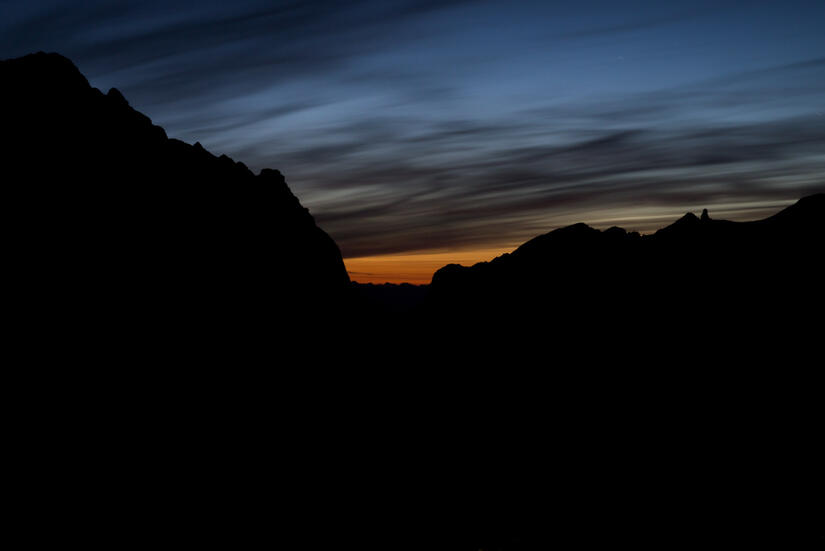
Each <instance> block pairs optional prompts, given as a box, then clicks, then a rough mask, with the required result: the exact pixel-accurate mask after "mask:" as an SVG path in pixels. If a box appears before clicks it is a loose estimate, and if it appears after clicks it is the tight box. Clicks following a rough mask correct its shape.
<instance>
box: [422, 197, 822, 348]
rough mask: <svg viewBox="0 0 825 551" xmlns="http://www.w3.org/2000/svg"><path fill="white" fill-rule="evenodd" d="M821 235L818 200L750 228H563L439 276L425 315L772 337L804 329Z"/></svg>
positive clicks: (700, 222) (816, 289)
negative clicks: (750, 331) (749, 330)
mask: <svg viewBox="0 0 825 551" xmlns="http://www.w3.org/2000/svg"><path fill="white" fill-rule="evenodd" d="M823 237H825V195H823V194H816V195H812V196H810V197H805V198H803V199H801V200H799V201H798V202H797V203H795V204H793V205H791V206H789V207H787V208H785V209H784V210H782V211H781V212H779V213H778V214H776V215H774V216H771V217H769V218H766V219H764V220H758V221H753V222H730V221H725V220H715V219H712V218H711V216H710V215H709V214H708V212H707V210H705V211H704V212H703V213H702V216H701V217H697V216H695V215H694V214H692V213H688V214H686V215H685V216H683V217H682V218H680V219H679V220H677V221H676V222H674V223H673V224H671V225H669V226H667V227H665V228H662V229H660V230H658V231H657V232H655V233H654V234H652V235H639V234H638V233H635V232H627V231H625V230H624V229H622V228H618V227H612V228H609V229H607V230H604V231H599V230H596V229H593V228H591V227H589V226H587V225H586V224H575V225H572V226H568V227H564V228H559V229H557V230H554V231H552V232H550V233H547V234H544V235H540V236H538V237H536V238H534V239H531V240H530V241H528V242H526V243H524V244H523V245H521V246H520V247H518V248H517V249H516V250H515V251H513V252H512V253H508V254H504V255H502V256H499V257H497V258H495V259H493V260H491V261H490V262H482V263H479V264H476V265H474V266H472V267H465V266H459V265H448V266H445V267H443V268H441V269H440V270H438V271H437V272H436V273H435V274H434V276H433V279H432V284H431V285H430V290H429V295H428V298H429V308H430V309H431V312H432V313H433V317H435V318H443V317H444V316H447V317H448V318H450V319H456V318H461V319H466V320H479V319H483V320H485V323H488V324H491V325H495V324H496V320H505V319H506V320H509V321H508V323H512V322H513V321H518V320H525V319H528V318H529V319H530V320H533V319H535V318H534V317H533V316H534V315H536V314H540V319H541V326H542V327H543V328H555V329H559V330H561V331H563V332H568V333H570V332H574V331H575V330H576V329H575V328H580V327H590V328H591V330H593V331H598V330H599V328H602V329H604V330H605V331H610V330H617V331H619V332H623V333H629V332H641V331H645V330H651V331H654V332H658V333H661V332H665V333H667V332H668V331H670V330H671V329H672V330H673V331H676V330H679V329H691V328H692V329H693V330H695V329H697V328H702V330H703V331H709V330H711V329H719V328H721V327H722V326H726V325H728V326H729V325H730V324H731V323H733V322H739V323H742V324H744V325H746V326H749V327H754V326H756V325H759V326H760V327H762V328H764V329H767V328H769V327H773V326H776V327H775V328H776V329H777V331H780V332H781V331H784V330H787V329H788V327H789V325H788V324H791V325H793V324H797V323H798V324H803V323H805V324H807V317H808V315H809V314H810V313H809V312H807V311H806V310H805V308H809V307H811V306H812V305H813V304H814V303H817V302H818V301H821V296H822V293H821V275H822V272H821V258H820V256H821V255H820V254H818V253H817V251H820V250H822V248H823V244H824V243H825V240H823ZM531 323H532V321H531ZM608 327H609V328H611V329H609V330H608V329H607V328H608ZM734 327H735V325H734ZM727 333H730V328H728V330H726V334H727ZM674 334H675V333H674Z"/></svg>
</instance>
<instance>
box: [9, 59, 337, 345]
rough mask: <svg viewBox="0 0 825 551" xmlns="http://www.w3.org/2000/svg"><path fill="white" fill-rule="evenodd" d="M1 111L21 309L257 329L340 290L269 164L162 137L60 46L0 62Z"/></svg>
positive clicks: (323, 304)
mask: <svg viewBox="0 0 825 551" xmlns="http://www.w3.org/2000/svg"><path fill="white" fill-rule="evenodd" d="M0 117H1V118H2V121H3V126H2V136H3V142H2V146H3V147H2V159H3V162H2V167H0V176H1V177H2V182H3V195H4V199H5V200H4V210H5V211H6V218H7V222H11V224H10V225H9V226H8V227H9V228H10V229H9V230H8V231H9V232H10V234H7V240H8V243H9V244H10V247H11V249H12V251H11V252H10V254H11V258H10V259H9V260H10V261H11V266H12V268H11V275H12V277H13V278H14V279H16V281H17V282H18V285H17V287H16V288H17V291H18V294H17V297H16V298H17V299H19V300H21V302H23V303H25V304H26V308H25V309H24V311H26V312H28V313H31V312H32V311H41V312H47V313H48V314H47V316H46V317H48V318H49V319H57V318H64V321H68V322H69V326H75V327H76V324H78V323H79V324H81V325H82V324H84V323H90V324H91V325H90V326H95V325H96V326H98V327H100V325H99V322H101V321H102V320H107V321H106V322H105V324H111V323H115V324H117V323H122V322H126V321H128V323H129V324H130V325H138V326H142V327H143V328H144V329H145V328H146V327H148V326H156V325H158V324H160V325H164V324H173V325H174V324H179V329H180V328H181V327H187V326H190V324H196V325H197V326H199V327H201V328H203V327H204V326H206V325H212V324H217V325H220V326H223V327H226V326H227V325H233V324H234V325H237V323H238V322H239V321H246V322H249V323H253V322H254V323H256V324H257V322H258V321H260V320H266V322H267V324H269V326H270V327H269V329H271V324H272V323H274V322H287V323H289V320H290V319H292V318H293V317H294V316H298V317H302V318H310V319H311V318H314V317H317V316H319V315H321V314H322V313H324V312H329V311H331V310H335V309H336V308H337V305H339V303H340V300H341V297H342V294H343V293H345V292H346V289H347V287H348V283H349V278H348V275H347V273H346V271H345V268H344V264H343V261H342V259H341V254H340V252H339V250H338V247H337V245H336V244H335V242H334V241H333V240H332V239H331V238H330V237H329V236H328V235H327V234H326V233H324V232H323V231H322V230H321V229H320V228H318V227H317V226H316V224H315V222H314V220H313V218H312V216H311V215H310V214H309V212H308V211H307V209H305V208H303V207H302V206H301V204H300V203H299V202H298V199H296V197H295V196H294V195H293V194H292V192H291V191H290V190H289V188H288V187H287V184H286V182H285V181H284V178H283V176H282V175H281V173H280V172H278V171H276V170H263V171H261V173H260V174H258V175H255V174H253V173H252V172H251V171H250V170H249V169H248V168H247V167H246V166H244V165H243V164H242V163H238V162H235V161H233V160H232V159H230V158H228V157H226V156H224V155H222V156H220V157H216V156H215V155H212V154H211V153H209V152H207V151H206V150H205V149H204V148H203V147H201V146H200V144H198V143H196V144H195V145H189V144H186V143H183V142H181V141H179V140H175V139H168V138H167V136H166V133H165V132H164V130H163V129H162V128H160V127H158V126H155V125H153V124H152V122H151V120H150V119H149V118H148V117H146V116H144V115H143V114H141V113H139V112H137V111H135V110H134V109H132V108H131V107H130V106H129V104H128V102H127V101H126V99H124V97H123V95H122V94H121V93H120V92H119V91H118V90H116V89H112V90H110V91H109V92H108V93H107V94H103V93H102V92H101V91H99V90H97V89H95V88H92V87H91V86H90V85H89V83H88V82H87V80H86V79H85V78H84V76H83V75H82V74H81V73H80V72H79V71H78V69H77V68H76V67H75V66H74V65H73V64H72V63H71V61H69V60H68V59H66V58H64V57H62V56H60V55H57V54H46V53H42V52H41V53H37V54H33V55H28V56H25V57H22V58H19V59H11V60H6V61H2V62H0ZM7 254H8V253H7ZM230 319H231V320H234V321H232V322H231V323H230V322H229V321H228V320H230ZM150 320H151V321H150ZM41 321H42V319H41ZM257 327H258V328H261V327H262V326H260V325H258V326H257Z"/></svg>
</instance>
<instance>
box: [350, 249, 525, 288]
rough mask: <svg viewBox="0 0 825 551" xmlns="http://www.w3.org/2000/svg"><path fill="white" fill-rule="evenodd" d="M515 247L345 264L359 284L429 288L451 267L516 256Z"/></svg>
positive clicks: (393, 256)
mask: <svg viewBox="0 0 825 551" xmlns="http://www.w3.org/2000/svg"><path fill="white" fill-rule="evenodd" d="M514 248H515V247H509V248H504V249H477V250H472V251H456V252H446V253H429V252H422V253H408V254H389V255H380V256H365V257H360V258H345V259H344V264H345V265H346V267H347V272H349V277H350V279H351V280H352V281H357V282H358V283H412V284H414V285H422V284H428V283H430V281H431V280H432V278H433V274H434V273H435V272H436V271H437V270H438V269H439V268H442V267H444V266H446V265H447V264H462V265H464V266H472V265H473V264H476V263H477V262H485V261H488V260H492V259H493V258H495V257H497V256H500V255H502V254H504V253H508V252H512V251H513V249H514Z"/></svg>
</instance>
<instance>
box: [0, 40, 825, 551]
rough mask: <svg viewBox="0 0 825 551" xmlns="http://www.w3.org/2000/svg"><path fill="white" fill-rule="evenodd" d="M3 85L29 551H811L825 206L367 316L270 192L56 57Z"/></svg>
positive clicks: (673, 232)
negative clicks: (209, 549)
mask: <svg viewBox="0 0 825 551" xmlns="http://www.w3.org/2000/svg"><path fill="white" fill-rule="evenodd" d="M0 83H2V86H0V110H2V113H1V114H2V121H3V126H2V135H3V149H2V155H3V158H2V160H3V162H2V167H0V170H2V182H3V191H4V207H5V208H4V211H5V213H6V222H7V228H8V230H7V236H6V244H7V247H6V253H5V255H6V256H5V260H6V265H5V266H6V276H7V277H6V289H7V293H6V297H5V298H6V300H5V306H6V312H7V318H8V320H9V324H8V325H9V328H8V329H7V333H6V337H7V341H8V342H9V346H8V348H7V355H6V359H7V363H8V364H9V365H7V366H6V372H7V373H9V374H10V377H9V380H8V381H7V385H6V389H7V394H8V395H9V397H8V400H7V401H6V406H7V412H8V421H9V422H8V427H9V430H8V435H7V439H6V444H7V445H6V450H7V452H8V453H7V456H6V459H7V461H8V463H10V464H11V465H12V467H7V471H8V474H9V477H8V478H9V486H10V489H9V491H8V495H9V496H10V497H9V499H8V501H9V503H10V504H11V508H12V510H13V511H14V517H13V518H12V519H10V521H11V523H13V524H16V525H18V526H21V527H24V529H25V533H26V534H27V541H31V542H43V543H46V541H47V540H49V541H50V542H52V541H54V540H58V541H60V542H61V544H62V545H67V544H68V545H74V544H81V545H83V546H84V547H99V548H111V547H147V546H165V545H172V546H187V547H188V546H206V545H208V546H216V547H227V548H230V547H231V548H254V547H264V546H265V547H279V548H284V549H312V550H318V549H329V548H339V549H342V548H343V549H376V550H378V549H381V550H392V549H410V550H412V549H416V550H420V549H445V550H446V549H450V550H457V551H458V550H467V551H471V550H477V549H503V550H517V549H525V550H527V549H530V550H534V549H594V548H597V549H604V548H613V547H628V548H635V549H657V550H658V549H697V548H701V549H717V548H718V549H752V548H764V549H777V548H787V549H800V550H802V549H822V548H823V536H824V535H825V532H823V528H822V520H823V518H825V512H823V501H822V495H823V474H822V473H823V469H822V468H821V466H822V465H823V464H825V458H823V456H822V451H821V440H822V419H823V401H822V388H823V386H822V378H821V371H822V367H821V365H822V359H821V356H822V355H821V345H820V343H821V341H822V311H823V309H822V306H823V305H822V300H823V294H822V271H821V258H822V249H823V247H822V243H823V239H822V238H823V220H825V213H824V212H823V196H822V195H814V196H811V197H807V198H804V199H802V200H800V201H799V202H798V203H797V204H795V205H793V206H791V207H788V208H787V209H785V210H783V211H782V212H780V213H778V214H777V215H776V216H773V217H771V218H769V219H766V220H763V221H758V222H751V223H745V224H737V223H731V222H725V221H718V220H713V219H711V218H710V217H708V216H704V215H703V216H702V217H701V218H697V217H695V216H693V215H688V216H686V217H684V218H683V219H681V220H679V221H678V222H676V223H675V224H673V225H671V226H669V227H668V228H665V229H663V230H661V231H659V232H658V233H656V234H655V235H651V236H639V235H636V234H632V233H627V232H625V231H623V230H621V229H618V228H613V229H610V230H607V231H603V232H601V231H597V230H594V229H592V228H589V227H587V226H585V225H575V226H571V227H568V228H562V229H559V230H556V231H554V232H551V233H549V234H547V235H543V236H540V237H537V238H536V239H534V240H532V241H530V242H528V243H526V244H524V245H523V246H522V247H520V248H519V249H517V250H516V251H514V252H513V253H511V254H509V255H506V256H504V257H500V258H498V259H495V260H493V261H491V262H489V263H483V264H480V265H476V266H474V267H469V268H465V267H458V266H447V267H445V268H444V269H442V270H440V271H439V272H438V273H437V274H436V275H435V277H434V278H433V281H432V284H431V285H430V286H429V288H428V289H421V288H415V289H413V288H405V287H398V288H388V287H380V286H376V287H361V286H357V285H353V284H351V283H350V282H349V281H348V277H347V274H346V271H345V270H344V265H343V262H342V260H341V255H340V253H339V251H338V247H337V245H336V244H335V243H334V241H333V240H332V239H331V238H330V237H329V236H328V235H327V234H325V233H324V232H323V231H322V230H321V229H320V228H318V227H317V226H316V225H315V223H314V220H313V219H312V217H311V216H310V215H309V213H308V212H307V211H306V209H304V208H303V207H302V206H301V205H300V204H299V202H298V200H297V199H296V198H295V197H294V196H293V195H292V193H291V192H290V191H289V188H288V187H287V185H286V183H285V182H284V180H283V177H282V176H281V175H280V173H278V172H277V171H270V170H265V171H262V172H261V173H259V174H257V175H255V174H253V173H252V172H250V171H249V170H248V169H247V168H246V167H245V166H243V165H242V164H240V163H236V162H234V161H232V160H231V159H229V158H227V157H225V156H221V157H216V156H214V155H212V154H211V153H209V152H207V151H205V150H204V149H203V148H202V147H200V146H199V145H198V144H195V145H194V146H193V145H188V144H185V143H182V142H179V141H176V140H170V139H168V138H167V137H166V135H165V132H164V131H163V130H162V129H161V128H159V127H157V126H154V125H152V124H151V121H149V119H147V118H146V117H145V116H143V115H141V114H140V113H138V112H136V111H134V110H133V109H132V108H131V107H129V105H128V102H127V101H126V99H125V98H123V96H122V95H121V94H120V93H119V92H117V91H116V90H111V91H109V92H108V93H106V94H103V93H102V92H100V91H98V90H96V89H93V88H91V87H90V86H89V84H88V82H87V81H86V79H85V78H84V77H83V76H82V75H81V74H80V73H79V72H78V71H77V69H76V68H75V67H74V66H73V65H72V64H71V62H70V61H68V60H67V59H65V58H62V57H60V56H58V55H54V54H42V53H41V54H35V55H32V56H27V57H25V58H21V59H16V60H8V61H2V62H0ZM390 295H391V296H392V297H394V298H391V299H390V298H388V297H389V296H390Z"/></svg>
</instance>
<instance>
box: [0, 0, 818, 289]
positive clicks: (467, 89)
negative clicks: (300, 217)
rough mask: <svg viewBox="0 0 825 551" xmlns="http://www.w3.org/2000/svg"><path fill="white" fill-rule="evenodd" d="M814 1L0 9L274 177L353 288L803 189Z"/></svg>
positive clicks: (92, 72) (163, 120)
mask: <svg viewBox="0 0 825 551" xmlns="http://www.w3.org/2000/svg"><path fill="white" fill-rule="evenodd" d="M823 23H825V2H823V1H822V0H816V1H794V0H789V1H783V2H779V1H774V2H764V1H753V2H733V1H725V0H717V1H713V2H708V1H704V0H699V1H693V2H689V3H681V2H665V1H661V0H659V1H650V0H639V1H633V2H630V1H622V0H612V1H592V0H579V1H576V2H554V1H550V0H546V1H541V2H538V1H518V0H509V1H500V0H487V1H464V0H448V1H444V2H439V1H434V0H404V1H392V0H353V1H349V2H340V1H303V2H290V1H262V0H233V1H232V2H226V1H212V0H198V1H189V0H186V1H184V0H164V1H152V0H141V1H136V0H128V1H100V0H88V1H67V0H38V1H36V2H32V1H31V0H26V1H18V0H11V1H8V0H0V58H10V57H17V56H20V55H25V54H27V53H31V52H34V51H39V50H44V51H55V52H58V53H61V54H63V55H65V56H67V57H69V58H70V59H72V60H73V61H74V62H75V64H76V65H77V66H78V68H79V69H80V70H81V71H82V72H83V73H84V74H85V75H86V77H87V78H88V79H89V81H90V83H91V84H92V85H93V86H95V87H98V88H100V89H102V90H104V91H105V90H108V89H109V88H111V87H117V88H118V89H120V90H121V91H122V92H123V94H124V95H125V96H126V98H127V99H128V100H129V102H130V103H131V105H132V106H133V107H135V108H136V109H138V110H139V111H141V112H143V113H144V114H146V115H148V116H149V117H151V118H152V120H153V122H154V123H155V124H159V125H161V126H163V127H164V128H165V129H166V131H167V133H168V134H169V136H170V137H174V138H178V139H182V140H184V141H187V142H189V143H194V142H196V141H198V142H200V143H201V144H203V146H204V147H206V148H207V149H208V150H210V151H211V152H213V153H215V154H217V155H220V154H227V155H229V156H230V157H232V158H234V159H235V160H238V161H242V162H244V163H245V164H247V165H248V166H249V167H250V168H251V169H253V170H255V171H258V170H260V169H262V168H265V167H270V168H277V169H279V170H280V171H281V172H283V173H284V175H285V176H286V178H287V182H288V183H289V185H290V188H291V189H292V191H293V192H294V193H295V195H296V196H298V198H299V199H300V200H301V202H302V204H303V205H304V206H306V207H308V208H309V209H310V212H311V213H312V214H313V216H314V217H315V219H316V221H317V222H318V224H319V225H320V226H321V227H322V228H323V229H324V230H325V231H327V233H329V234H330V235H331V236H332V237H333V238H334V239H335V241H336V242H337V243H338V245H339V247H340V248H341V251H342V254H343V255H344V258H345V263H346V265H347V268H348V270H349V271H350V274H351V277H352V278H353V279H354V280H356V281H365V282H366V281H373V282H382V281H395V282H400V281H409V282H413V283H425V282H427V281H429V279H430V277H431V275H432V273H433V271H434V270H435V269H437V268H438V267H440V266H443V265H444V264H447V263H450V262H459V263H464V264H472V263H473V262H476V261H481V260H489V259H490V258H492V257H494V256H496V255H497V254H500V253H502V252H506V251H509V250H512V249H514V248H515V247H517V246H518V245H519V244H521V243H523V242H525V241H527V240H528V239H530V238H532V237H534V236H536V235H539V234H542V233H546V232H548V231H550V230H552V229H555V228H557V227H561V226H565V225H568V224H572V223H576V222H586V223H588V224H590V225H591V226H594V227H597V228H607V227H609V226H612V225H619V226H622V227H624V228H626V229H628V230H636V231H642V232H650V231H653V230H655V229H657V228H659V227H661V226H663V225H666V224H668V223H670V222H672V221H674V220H675V219H677V218H678V217H680V216H681V215H682V214H684V213H685V212H686V211H698V210H701V209H702V208H708V209H709V211H710V213H711V216H712V217H716V218H728V219H733V220H748V219H755V218H760V217H764V216H766V215H769V214H772V213H774V212H776V211H778V210H779V209H780V208H782V207H783V206H785V205H787V204H790V203H791V202H793V201H794V200H796V199H798V198H799V197H802V196H804V195H806V194H810V193H813V192H816V191H825V176H823V174H825V32H823Z"/></svg>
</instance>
